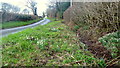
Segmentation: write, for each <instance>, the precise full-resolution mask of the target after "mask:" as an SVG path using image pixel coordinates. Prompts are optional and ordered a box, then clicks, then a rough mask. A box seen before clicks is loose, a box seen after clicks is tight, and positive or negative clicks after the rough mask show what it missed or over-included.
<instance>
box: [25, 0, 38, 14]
mask: <svg viewBox="0 0 120 68" xmlns="http://www.w3.org/2000/svg"><path fill="white" fill-rule="evenodd" d="M36 5H37V3H36V2H35V1H33V0H28V1H27V5H26V6H27V7H28V8H30V9H31V10H32V12H33V14H34V15H37V7H36Z"/></svg>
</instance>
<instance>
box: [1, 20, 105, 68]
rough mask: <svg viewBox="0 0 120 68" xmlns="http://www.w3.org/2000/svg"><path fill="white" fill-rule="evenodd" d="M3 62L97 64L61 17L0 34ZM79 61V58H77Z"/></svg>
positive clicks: (22, 64)
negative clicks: (21, 29) (13, 32)
mask: <svg viewBox="0 0 120 68" xmlns="http://www.w3.org/2000/svg"><path fill="white" fill-rule="evenodd" d="M2 46H3V50H2V54H3V57H2V59H3V60H2V62H3V66H39V65H40V66H60V65H66V66H67V65H73V66H78V65H79V66H101V67H105V62H104V60H102V59H101V60H99V59H97V58H94V56H93V55H92V54H91V53H90V52H89V51H88V50H85V49H86V47H85V45H84V44H83V43H80V42H79V41H78V38H77V37H76V34H75V33H74V32H72V31H70V30H69V28H68V27H67V26H65V25H64V24H62V23H61V21H53V20H52V22H50V23H49V24H46V25H44V26H37V27H35V28H29V29H26V30H24V31H21V32H18V33H15V34H11V35H8V36H7V37H3V38H2ZM78 61H79V62H78Z"/></svg>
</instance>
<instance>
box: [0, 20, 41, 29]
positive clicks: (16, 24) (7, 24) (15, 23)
mask: <svg viewBox="0 0 120 68" xmlns="http://www.w3.org/2000/svg"><path fill="white" fill-rule="evenodd" d="M39 20H42V19H36V20H31V21H26V22H23V21H10V22H4V23H2V24H1V25H2V29H6V28H13V27H19V26H25V25H29V24H32V23H35V22H38V21H39Z"/></svg>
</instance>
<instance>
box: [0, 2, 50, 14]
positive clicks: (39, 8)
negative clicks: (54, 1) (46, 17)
mask: <svg viewBox="0 0 120 68" xmlns="http://www.w3.org/2000/svg"><path fill="white" fill-rule="evenodd" d="M33 1H35V2H37V13H38V15H42V13H43V12H45V11H46V9H47V6H48V3H49V0H33ZM0 2H5V3H10V4H12V5H15V6H18V7H20V8H21V9H22V10H23V9H25V8H27V7H26V6H25V5H26V4H27V3H26V2H27V0H0Z"/></svg>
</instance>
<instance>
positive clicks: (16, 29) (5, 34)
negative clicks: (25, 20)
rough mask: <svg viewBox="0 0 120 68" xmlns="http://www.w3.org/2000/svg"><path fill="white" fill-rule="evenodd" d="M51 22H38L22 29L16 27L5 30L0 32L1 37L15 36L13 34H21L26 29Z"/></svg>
mask: <svg viewBox="0 0 120 68" xmlns="http://www.w3.org/2000/svg"><path fill="white" fill-rule="evenodd" d="M49 22H50V20H49V19H43V20H41V21H38V22H36V23H34V24H30V25H27V26H21V27H15V28H10V29H3V30H0V33H1V35H0V37H4V36H7V35H9V34H13V33H16V32H19V31H22V30H24V29H26V28H32V27H35V26H37V25H45V24H47V23H49Z"/></svg>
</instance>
